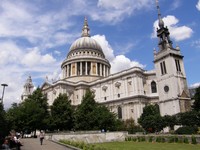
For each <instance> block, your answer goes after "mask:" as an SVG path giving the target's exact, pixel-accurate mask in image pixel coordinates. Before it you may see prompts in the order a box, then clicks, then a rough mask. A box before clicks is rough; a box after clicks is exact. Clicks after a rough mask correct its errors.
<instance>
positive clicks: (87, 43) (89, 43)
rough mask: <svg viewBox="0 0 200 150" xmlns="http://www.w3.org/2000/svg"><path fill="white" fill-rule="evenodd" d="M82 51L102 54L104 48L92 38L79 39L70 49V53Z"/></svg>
mask: <svg viewBox="0 0 200 150" xmlns="http://www.w3.org/2000/svg"><path fill="white" fill-rule="evenodd" d="M82 49H88V50H98V51H100V52H102V48H101V46H100V45H99V43H97V41H95V40H94V39H92V38H91V37H81V38H79V39H77V40H76V41H75V42H74V43H73V44H72V45H71V47H70V51H73V50H82Z"/></svg>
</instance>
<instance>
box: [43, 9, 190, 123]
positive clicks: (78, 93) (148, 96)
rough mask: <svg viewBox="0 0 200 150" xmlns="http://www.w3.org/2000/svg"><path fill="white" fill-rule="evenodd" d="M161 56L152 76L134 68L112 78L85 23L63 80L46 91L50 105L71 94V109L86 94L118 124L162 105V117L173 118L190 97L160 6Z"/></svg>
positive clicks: (157, 52) (158, 52) (186, 106)
mask: <svg viewBox="0 0 200 150" xmlns="http://www.w3.org/2000/svg"><path fill="white" fill-rule="evenodd" d="M157 8H158V18H159V28H158V29H157V37H158V39H159V43H158V47H159V49H158V50H154V65H155V69H154V70H149V71H146V70H143V69H142V68H139V67H133V68H130V69H127V70H123V71H121V72H118V73H115V74H110V68H111V65H110V63H109V61H108V60H107V59H106V57H105V55H104V53H103V50H102V48H101V46H100V45H99V44H98V42H97V41H95V40H94V39H92V38H91V37H90V34H89V30H90V29H89V26H88V22H87V19H85V20H84V25H83V28H82V35H81V37H80V38H78V39H77V40H76V41H75V42H73V43H72V45H71V47H70V49H69V52H68V54H67V57H66V58H65V60H64V61H63V63H62V64H61V69H62V78H61V79H59V80H57V81H55V82H53V83H50V82H48V81H46V82H45V83H44V84H43V85H42V86H41V88H42V90H43V92H44V94H46V96H47V98H48V103H49V105H52V103H53V101H54V100H55V98H56V97H58V95H59V94H60V93H67V95H68V96H69V99H70V100H71V104H72V105H74V106H77V105H79V104H80V103H81V100H82V97H83V95H84V94H85V92H86V89H88V88H89V89H90V90H91V91H92V92H93V93H94V94H95V100H96V102H98V103H101V104H104V105H106V106H108V108H109V109H110V111H112V112H115V113H116V114H117V115H118V118H119V119H123V120H126V119H130V118H133V119H134V120H135V122H136V123H137V119H138V118H139V117H140V115H141V114H142V112H143V107H144V106H145V105H147V104H155V103H157V104H159V106H160V113H161V115H173V114H177V113H179V112H185V111H187V110H189V109H190V97H189V91H188V87H187V80H186V74H185V70H184V63H183V56H182V55H181V51H180V48H179V47H178V46H177V47H175V48H174V47H173V45H172V41H171V40H170V33H169V31H168V29H167V27H165V26H164V22H163V20H162V19H161V15H160V11H159V6H157Z"/></svg>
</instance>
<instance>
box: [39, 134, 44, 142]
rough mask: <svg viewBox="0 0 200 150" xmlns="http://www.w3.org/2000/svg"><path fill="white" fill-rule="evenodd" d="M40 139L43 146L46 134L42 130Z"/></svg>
mask: <svg viewBox="0 0 200 150" xmlns="http://www.w3.org/2000/svg"><path fill="white" fill-rule="evenodd" d="M39 137H40V144H41V145H42V143H43V140H44V132H43V131H42V130H41V132H40V135H39Z"/></svg>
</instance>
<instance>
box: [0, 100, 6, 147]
mask: <svg viewBox="0 0 200 150" xmlns="http://www.w3.org/2000/svg"><path fill="white" fill-rule="evenodd" d="M7 134H8V123H7V120H6V112H5V110H4V107H3V105H2V103H1V102H0V144H2V143H3V138H4V137H5V136H6V135H7Z"/></svg>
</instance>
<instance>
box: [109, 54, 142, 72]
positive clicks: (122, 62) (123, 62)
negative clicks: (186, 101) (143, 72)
mask: <svg viewBox="0 0 200 150" xmlns="http://www.w3.org/2000/svg"><path fill="white" fill-rule="evenodd" d="M110 63H111V73H116V72H119V71H122V70H125V69H129V68H131V67H136V66H137V67H141V68H144V67H145V66H144V65H142V64H140V63H139V62H137V61H132V60H130V59H129V58H127V57H126V56H124V55H117V56H116V57H115V58H114V60H113V61H111V62H110Z"/></svg>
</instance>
